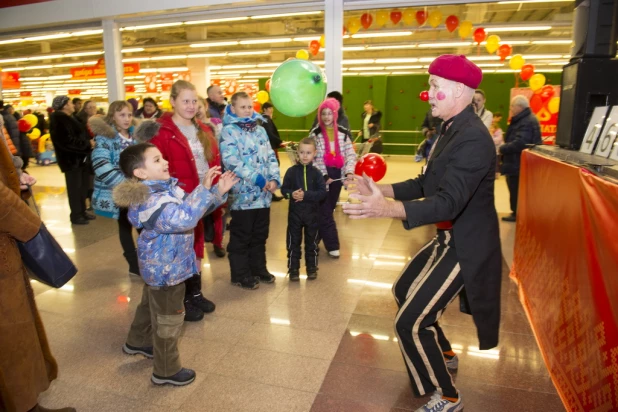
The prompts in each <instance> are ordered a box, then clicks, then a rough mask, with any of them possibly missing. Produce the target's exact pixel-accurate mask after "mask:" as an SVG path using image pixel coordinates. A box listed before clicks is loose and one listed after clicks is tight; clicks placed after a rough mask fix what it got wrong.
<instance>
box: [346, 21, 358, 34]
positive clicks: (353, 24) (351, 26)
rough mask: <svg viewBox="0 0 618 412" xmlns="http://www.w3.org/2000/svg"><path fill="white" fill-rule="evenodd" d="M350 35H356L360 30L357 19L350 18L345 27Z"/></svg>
mask: <svg viewBox="0 0 618 412" xmlns="http://www.w3.org/2000/svg"><path fill="white" fill-rule="evenodd" d="M346 27H347V28H348V31H349V32H350V34H356V33H357V32H358V31H359V30H360V28H361V22H360V19H359V18H358V17H352V18H351V19H350V20H348V24H347V25H346Z"/></svg>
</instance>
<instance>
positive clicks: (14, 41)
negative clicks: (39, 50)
mask: <svg viewBox="0 0 618 412" xmlns="http://www.w3.org/2000/svg"><path fill="white" fill-rule="evenodd" d="M22 41H24V39H10V40H0V44H12V43H21V42H22Z"/></svg>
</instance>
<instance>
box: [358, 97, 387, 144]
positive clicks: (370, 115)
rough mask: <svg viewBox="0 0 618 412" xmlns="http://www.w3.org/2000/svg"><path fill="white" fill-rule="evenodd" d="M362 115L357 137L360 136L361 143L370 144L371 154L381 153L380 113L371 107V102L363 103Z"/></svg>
mask: <svg viewBox="0 0 618 412" xmlns="http://www.w3.org/2000/svg"><path fill="white" fill-rule="evenodd" d="M363 109H364V111H363V113H362V114H361V120H362V121H363V123H362V124H363V125H362V126H361V129H360V131H359V132H358V136H359V137H361V136H362V142H363V143H368V142H369V143H371V144H372V145H371V153H382V140H381V139H380V134H379V132H380V121H381V120H382V112H381V111H379V110H376V108H375V107H373V103H372V102H371V100H367V101H365V103H364V105H363Z"/></svg>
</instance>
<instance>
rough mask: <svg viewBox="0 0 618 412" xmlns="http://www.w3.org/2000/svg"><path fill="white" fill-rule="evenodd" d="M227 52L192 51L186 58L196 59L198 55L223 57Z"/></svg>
mask: <svg viewBox="0 0 618 412" xmlns="http://www.w3.org/2000/svg"><path fill="white" fill-rule="evenodd" d="M226 55H227V53H225V52H221V53H193V54H189V55H187V59H197V58H200V57H205V58H208V57H224V56H226Z"/></svg>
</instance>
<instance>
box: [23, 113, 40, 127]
mask: <svg viewBox="0 0 618 412" xmlns="http://www.w3.org/2000/svg"><path fill="white" fill-rule="evenodd" d="M23 119H24V120H25V121H27V122H28V124H29V125H30V127H34V126H36V125H37V124H38V123H39V118H38V117H36V116H35V115H33V114H32V113H30V114H27V115H25V116H24V117H23Z"/></svg>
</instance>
